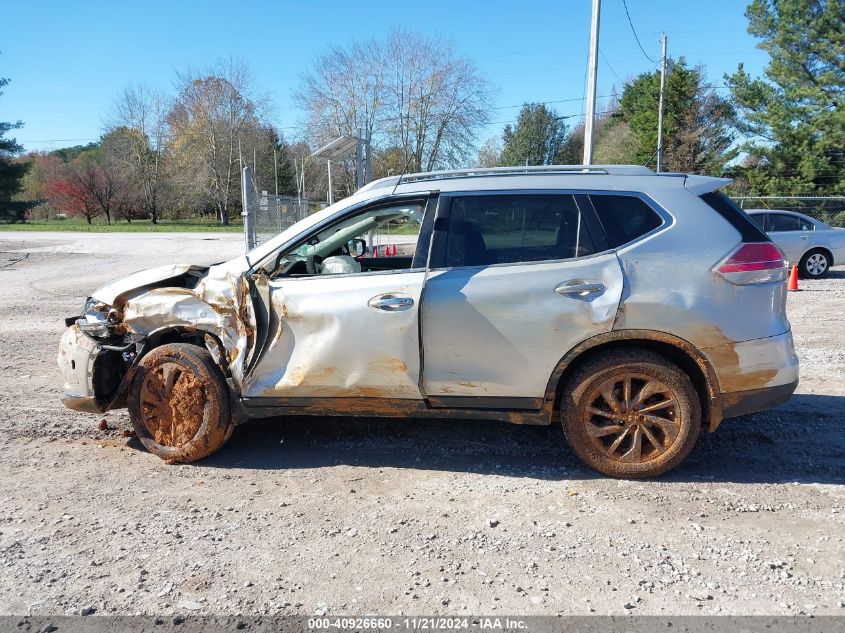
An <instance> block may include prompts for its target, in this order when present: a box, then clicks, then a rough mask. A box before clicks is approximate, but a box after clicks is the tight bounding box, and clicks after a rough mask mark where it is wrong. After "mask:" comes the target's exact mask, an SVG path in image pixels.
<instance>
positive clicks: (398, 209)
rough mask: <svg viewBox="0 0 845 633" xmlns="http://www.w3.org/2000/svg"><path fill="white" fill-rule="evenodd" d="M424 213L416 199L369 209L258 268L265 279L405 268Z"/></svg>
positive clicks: (410, 261) (409, 264) (409, 265)
mask: <svg viewBox="0 0 845 633" xmlns="http://www.w3.org/2000/svg"><path fill="white" fill-rule="evenodd" d="M424 210H425V204H424V203H423V202H420V201H413V202H407V203H402V204H396V203H391V204H386V205H381V206H376V207H369V208H367V209H364V210H361V211H359V212H357V213H355V214H353V215H351V216H346V217H344V218H342V219H340V220H339V221H337V222H334V223H332V224H330V225H329V226H328V227H325V228H323V229H321V230H319V231H317V232H315V233H311V234H310V235H309V236H308V237H307V238H306V239H304V240H303V241H301V242H300V243H298V244H297V245H295V246H294V247H293V248H290V249H288V250H286V251H282V252H279V253H278V254H277V255H275V256H274V257H273V258H272V259H273V261H271V262H268V263H267V264H265V266H264V268H265V270H267V271H268V274H269V276H270V277H271V278H278V277H304V276H315V275H338V274H357V273H372V272H381V271H392V270H407V269H410V268H412V267H413V266H414V256H415V254H416V252H417V242H418V239H419V234H420V227H421V225H422V219H423V213H424ZM422 265H423V266H424V265H425V264H424V263H423V264H422Z"/></svg>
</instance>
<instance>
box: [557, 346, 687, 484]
mask: <svg viewBox="0 0 845 633" xmlns="http://www.w3.org/2000/svg"><path fill="white" fill-rule="evenodd" d="M561 421H562V423H563V430H564V433H565V435H566V438H567V440H568V442H569V444H570V446H571V447H572V450H573V451H575V454H576V455H578V457H579V458H580V459H581V461H583V462H584V463H585V464H586V465H587V466H589V467H591V468H594V469H595V470H597V471H599V472H600V473H603V474H605V475H610V476H612V477H629V478H641V477H655V476H657V475H661V474H663V473H665V472H667V471H669V470H671V469H672V468H674V467H675V466H677V465H678V464H680V463H681V462H682V461H683V460H684V459H685V458H686V457H687V455H689V453H690V451H691V450H692V448H693V446H694V445H695V442H696V439H697V438H698V433H699V429H700V428H701V404H700V402H699V400H698V395H697V393H696V391H695V388H694V387H693V386H692V383H691V382H690V379H689V377H688V376H687V375H686V374H685V373H684V372H683V371H682V370H681V369H680V368H679V367H678V366H677V365H675V364H674V363H672V362H671V361H669V360H667V359H666V358H664V357H662V356H660V355H658V354H655V353H653V352H650V351H647V350H626V351H622V350H620V351H616V352H611V353H609V354H605V355H602V356H601V357H599V358H596V359H594V360H591V361H588V362H587V363H586V364H585V365H584V366H583V367H581V368H579V369H578V370H577V371H576V372H575V374H574V375H573V376H572V378H571V379H570V380H569V381H568V383H567V385H566V389H565V391H564V396H563V401H562V402H561Z"/></svg>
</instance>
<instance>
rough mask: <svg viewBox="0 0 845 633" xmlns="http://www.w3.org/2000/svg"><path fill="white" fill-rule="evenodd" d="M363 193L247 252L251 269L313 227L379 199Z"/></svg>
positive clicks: (313, 215)
mask: <svg viewBox="0 0 845 633" xmlns="http://www.w3.org/2000/svg"><path fill="white" fill-rule="evenodd" d="M362 193H363V195H362ZM362 193H356V194H355V195H353V196H350V197H348V198H344V199H343V200H339V201H338V202H335V203H334V204H333V205H331V206H328V207H326V208H325V209H322V210H320V211H317V212H316V213H314V214H312V215H309V216H308V217H307V218H304V219H302V220H300V221H299V222H297V223H296V224H293V225H291V226H289V227H288V228H286V229H284V230H283V231H282V232H281V233H279V234H278V235H276V236H275V237H273V238H272V239H270V240H268V241H266V242H264V243H263V244H259V245H258V246H256V247H255V248H253V249H252V250H249V251H247V253H246V260H247V263H248V264H249V267H250V268H255V266H256V265H257V264H258V263H260V262H262V261H263V260H265V259H266V258H267V257H269V256H270V255H271V254H273V253H274V252H276V251H278V250H279V249H280V248H281V247H282V246H283V245H284V244H285V243H286V242H289V241H290V240H292V239H294V238H295V237H296V236H297V235H299V234H300V233H302V232H303V231H307V230H308V229H309V228H311V227H312V226H316V225H317V224H319V223H320V222H322V221H324V220H326V219H328V218H330V217H331V216H333V215H335V214H336V213H338V212H340V211H342V210H344V209H346V208H349V207H352V206H354V205H356V204H358V203H360V202H364V201H366V200H377V199H378V198H377V197H370V196H372V191H369V192H362Z"/></svg>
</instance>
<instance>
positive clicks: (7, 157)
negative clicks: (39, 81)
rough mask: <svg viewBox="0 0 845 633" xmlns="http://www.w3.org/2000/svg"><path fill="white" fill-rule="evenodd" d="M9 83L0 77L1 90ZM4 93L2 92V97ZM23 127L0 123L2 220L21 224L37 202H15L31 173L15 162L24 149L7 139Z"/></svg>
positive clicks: (19, 122)
mask: <svg viewBox="0 0 845 633" xmlns="http://www.w3.org/2000/svg"><path fill="white" fill-rule="evenodd" d="M7 83H9V80H8V79H4V78H3V77H0V88H2V87H3V86H5V85H6V84H7ZM2 94H3V93H2V92H0V95H2ZM22 127H23V122H21V121H17V122H15V123H10V122H6V121H0V220H4V221H7V222H9V221H11V222H20V221H22V220H23V219H24V213H26V211H27V210H28V209H29V208H31V207H34V206H35V205H36V204H37V202H27V201H19V200H14V197H15V196H16V195H17V194H18V192H20V191H21V189H22V188H23V178H24V176H26V173H27V172H28V171H29V167H30V164H29V163H28V162H20V161H15V160H14V157H15V155H16V154H20V153H21V152H22V151H23V147H22V146H21V145H20V144H19V143H18V142H17V141H16V140H15V139H14V138H5V137H6V134H7V133H9V132H11V131H12V130H18V129H20V128H22Z"/></svg>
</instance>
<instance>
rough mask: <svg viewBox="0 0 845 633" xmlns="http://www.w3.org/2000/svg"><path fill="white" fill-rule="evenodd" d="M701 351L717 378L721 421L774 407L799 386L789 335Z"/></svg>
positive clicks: (796, 366)
mask: <svg viewBox="0 0 845 633" xmlns="http://www.w3.org/2000/svg"><path fill="white" fill-rule="evenodd" d="M703 351H704V353H705V354H706V355H707V357H708V359H709V360H710V362H711V363H712V365H713V368H714V369H715V370H716V375H717V377H718V379H719V387H720V391H721V399H722V417H723V418H729V417H734V416H737V415H746V414H749V413H755V412H757V411H765V410H766V409H771V408H773V407H776V406H778V405H779V404H783V403H784V402H786V401H787V400H789V397H790V396H791V395H792V393H793V392H794V391H795V389H796V387H797V386H798V356H797V355H796V354H795V346H794V344H793V341H792V332H785V333H784V334H780V335H778V336H769V337H766V338H760V339H754V340H751V341H743V342H740V343H731V344H727V345H719V346H717V347H711V348H707V349H704V350H703ZM711 430H712V429H711Z"/></svg>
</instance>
